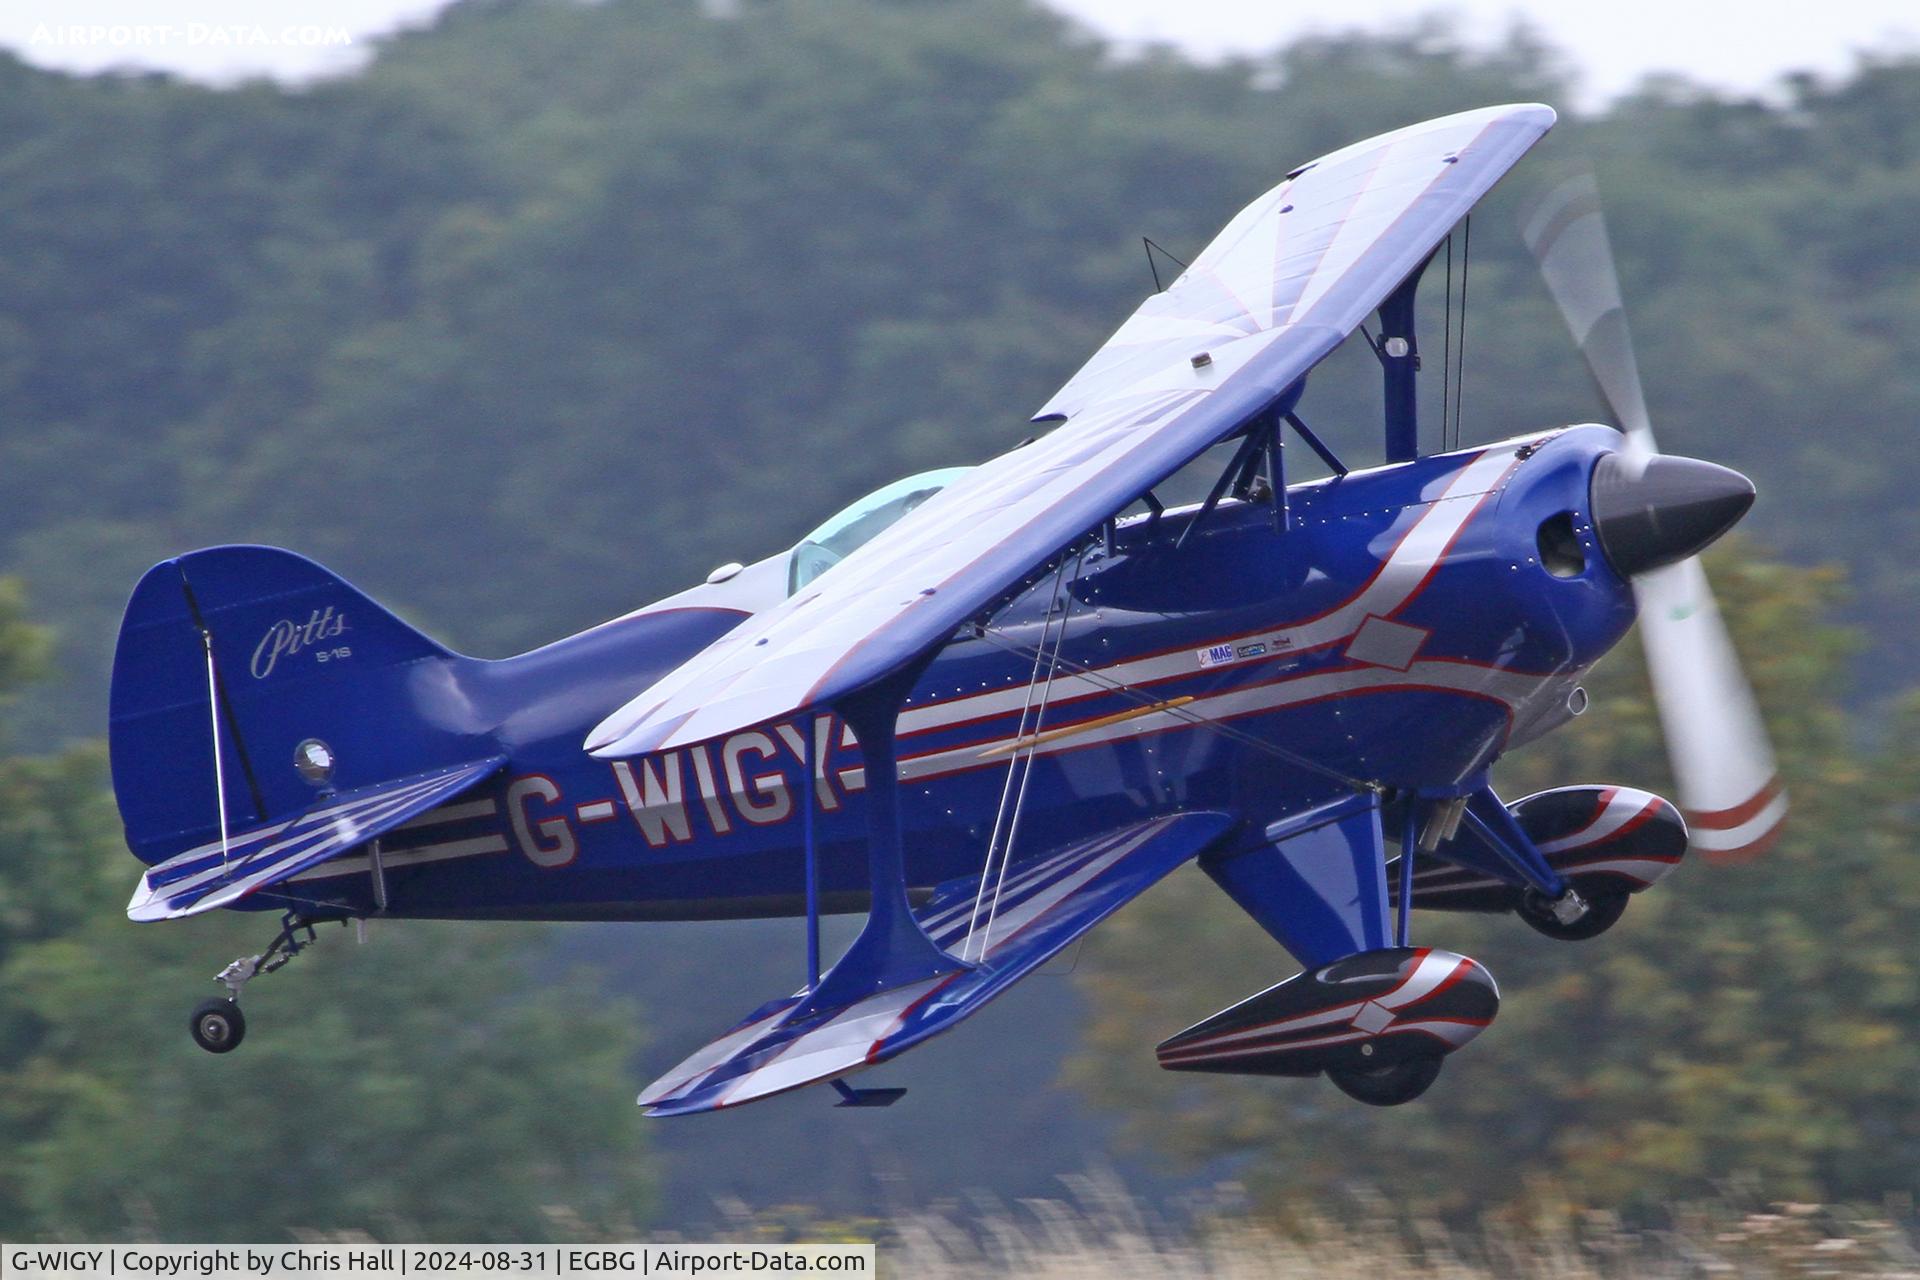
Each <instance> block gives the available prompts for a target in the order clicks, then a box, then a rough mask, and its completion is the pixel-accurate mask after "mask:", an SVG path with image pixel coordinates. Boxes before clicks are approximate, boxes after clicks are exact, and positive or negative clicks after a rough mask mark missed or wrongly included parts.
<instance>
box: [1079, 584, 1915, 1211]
mask: <svg viewBox="0 0 1920 1280" xmlns="http://www.w3.org/2000/svg"><path fill="white" fill-rule="evenodd" d="M1712 559H1713V563H1712V566H1711V567H1712V570H1713V572H1714V575H1715V583H1716V585H1717V586H1718V587H1719V589H1720V590H1719V594H1720V596H1721V600H1722V605H1723V608H1724V609H1725V610H1726V612H1727V615H1728V617H1729V618H1730V620H1731V622H1732V624H1733V626H1734V629H1735V634H1736V635H1737V636H1738V637H1739V640H1740V642H1741V648H1742V650H1743V651H1744V654H1745V656H1746V659H1747V661H1748V663H1749V670H1750V671H1751V672H1752V674H1753V676H1754V678H1755V682H1756V685H1757V687H1758V690H1759V693H1760V696H1761V698H1762V701H1763V703H1764V705H1765V706H1766V708H1767V712H1768V719H1769V721H1770V723H1771V726H1772V729H1773V733H1774V740H1775V742H1776V743H1778V744H1779V745H1780V747H1781V749H1782V750H1781V756H1782V760H1781V763H1782V769H1783V774H1784V776H1785V780H1786V784H1787V787H1788V790H1789V792H1790V793H1791V795H1792V797H1793V803H1794V812H1793V817H1792V819H1791V820H1790V822H1789V825H1788V828H1787V833H1786V836H1785V839H1784V840H1783V842H1782V843H1781V844H1780V846H1779V847H1778V848H1777V849H1775V850H1774V851H1773V852H1772V853H1770V854H1768V855H1766V856H1765V857H1764V858H1762V859H1760V860H1758V861H1756V862H1754V863H1752V864H1750V865H1743V866H1709V865H1705V864H1701V863H1699V862H1698V861H1697V860H1696V861H1695V862H1693V863H1690V864H1689V865H1686V866H1683V867H1682V868H1681V869H1680V871H1679V872H1678V873H1677V874H1676V875H1675V876H1673V877H1672V879H1670V880H1669V881H1667V882H1664V883H1663V884H1661V885H1660V886H1659V887H1657V888H1656V889H1654V890H1652V891H1650V892H1648V893H1645V894H1643V895H1641V896H1639V897H1638V898H1636V899H1635V900H1634V903H1633V905H1632V906H1631V907H1630V908H1629V910H1628V912H1627V916H1626V918H1625V920H1623V921H1622V922H1621V924H1620V925H1618V926H1617V927H1616V928H1615V929H1613V930H1612V931H1611V932H1610V933H1608V934H1607V935H1606V936H1605V937H1604V938H1602V939H1599V940H1595V941H1592V942H1586V943H1554V942H1550V941H1548V940H1547V939H1544V938H1541V937H1538V936H1536V935H1534V934H1533V933H1531V932H1530V931H1528V930H1527V929H1525V927H1524V926H1522V925H1520V924H1519V923H1518V922H1517V921H1515V920H1512V919H1511V918H1505V917H1502V918H1488V919H1478V918H1472V917H1458V916H1454V917H1449V916H1445V915H1441V914H1437V913H1422V914H1419V915H1417V916H1416V918H1415V922H1416V937H1417V939H1418V940H1420V941H1422V942H1427V943H1432V944H1434V945H1441V946H1448V947H1453V948H1455V949H1458V950H1462V951H1466V952H1468V953H1469V954H1472V955H1474V956H1476V957H1477V958H1480V959H1483V960H1485V961H1486V962H1487V963H1488V965H1489V967H1490V968H1491V969H1492V970H1493V972H1494V973H1495V975H1496V976H1498V977H1499V978H1500V980H1501V982H1502V989H1503V992H1504V996H1505V999H1504V1003H1503V1005H1502V1008H1501V1013H1500V1017H1499V1020H1498V1022H1497V1023H1496V1025H1495V1026H1494V1027H1493V1028H1492V1029H1491V1030H1490V1031H1489V1032H1488V1033H1487V1034H1486V1035H1485V1036H1483V1037H1482V1038H1481V1039H1479V1040H1477V1041H1475V1042H1474V1044H1473V1045H1471V1046H1470V1047H1468V1048H1467V1049H1466V1050H1464V1051H1463V1052H1462V1054H1461V1056H1460V1060H1459V1061H1458V1062H1456V1063H1454V1064H1453V1065H1452V1069H1451V1070H1449V1072H1448V1073H1446V1074H1445V1075H1443V1076H1442V1078H1441V1081H1440V1083H1439V1084H1438V1085H1436V1086H1435V1088H1434V1089H1433V1091H1432V1092H1430V1093H1429V1094H1428V1095H1427V1097H1426V1098H1425V1099H1423V1100H1422V1101H1421V1102H1419V1103H1416V1104H1413V1105H1411V1106H1408V1107H1405V1108H1401V1109H1398V1110H1396V1111H1393V1112H1391V1113H1385V1114H1383V1113H1379V1112H1371V1111H1364V1110H1362V1109H1360V1108H1357V1107H1355V1106H1353V1105H1352V1104H1351V1103H1349V1102H1347V1100H1346V1099H1345V1098H1343V1097H1340V1096H1338V1095H1336V1094H1335V1092H1334V1091H1333V1090H1332V1089H1331V1088H1330V1087H1327V1086H1325V1085H1324V1084H1317V1083H1306V1082H1299V1081H1265V1080H1258V1079H1245V1080H1232V1079H1224V1080H1199V1081H1193V1080H1190V1079H1189V1078H1185V1077H1176V1076H1170V1075H1167V1074H1165V1073H1161V1072H1159V1071H1158V1070H1157V1069H1156V1068H1155V1065H1154V1063H1153V1060H1152V1057H1151V1055H1150V1054H1149V1053H1148V1052H1147V1051H1146V1049H1145V1047H1144V1046H1143V1044H1142V1043H1141V1041H1142V1028H1161V1029H1163V1030H1164V1031H1165V1032H1168V1033H1170V1032H1172V1031H1174V1030H1177V1029H1178V1028H1179V1027H1181V1026H1183V1025H1186V1024H1187V1023H1189V1022H1192V1021H1195V1020H1197V1019H1198V1018H1199V1017H1201V1016H1202V1015H1204V1014H1206V1013H1208V1012H1211V1011H1212V1010H1213V1009H1214V1008H1217V1007H1220V1006H1222V1005H1224V1004H1226V1003H1228V1002H1229V1001H1231V1000H1233V999H1237V998H1239V997H1241V996H1245V995H1248V994H1251V990H1252V989H1257V987H1258V985H1260V984H1261V983H1262V982H1263V981H1272V980H1277V979H1278V978H1280V977H1283V976H1285V973H1286V972H1287V971H1289V970H1290V969H1292V968H1293V965H1292V964H1291V962H1290V961H1289V960H1288V959H1287V957H1286V955H1285V954H1284V953H1283V952H1281V951H1280V950H1279V948H1278V947H1277V946H1276V945H1275V944H1274V943H1273V942H1272V941H1271V940H1270V939H1268V938H1267V937H1266V936H1265V935H1264V934H1263V933H1261V931H1260V930H1259V929H1258V928H1257V927H1255V926H1254V925H1253V924H1252V923H1251V922H1250V921H1249V920H1247V919H1246V918H1244V917H1243V916H1241V915H1240V913H1239V912H1238V910H1237V909H1236V908H1235V907H1233V906H1232V905H1231V904H1230V903H1229V902H1227V900H1226V899H1225V896H1224V895H1222V894H1220V893H1219V892H1218V891H1217V890H1216V889H1214V887H1213V886H1212V885H1211V884H1209V883H1208V882H1207V881H1206V880H1205V879H1204V878H1203V877H1201V876H1200V875H1198V873H1194V874H1192V875H1190V876H1186V877H1184V879H1182V880H1179V881H1176V882H1174V883H1172V884H1170V885H1169V886H1168V887H1167V888H1166V889H1165V890H1164V891H1161V892H1159V893H1157V894H1156V895H1154V896H1153V897H1151V898H1149V899H1148V900H1145V901H1143V902H1142V903H1141V904H1139V905H1138V906H1136V907H1135V908H1133V909H1131V910H1129V911H1128V912H1126V913H1124V914H1123V915H1122V916H1120V917H1118V918H1116V920H1115V921H1113V922H1112V923H1111V924H1110V925H1109V926H1107V932H1106V933H1104V934H1103V935H1102V944H1101V946H1100V947H1099V948H1098V949H1096V950H1094V951H1093V952H1092V953H1091V954H1090V955H1089V957H1088V958H1087V960H1086V961H1085V962H1083V964H1082V965H1081V968H1080V972H1079V975H1078V976H1079V981H1080V982H1081V984H1082V987H1083V990H1084V991H1085V992H1086V994H1087V996H1088V999H1089V1004H1090V1006H1091V1007H1092V1009H1093V1010H1094V1018H1093V1025H1092V1028H1091V1032H1090V1035H1089V1037H1088V1042H1087V1045H1086V1048H1085V1049H1084V1050H1083V1051H1082V1052H1081V1053H1080V1054H1079V1055H1078V1056H1077V1058H1076V1059H1075V1060H1074V1062H1073V1066H1072V1072H1073V1075H1074V1078H1075V1079H1076V1080H1077V1081H1078V1082H1079V1083H1081V1084H1082V1085H1083V1086H1084V1087H1086V1088H1088V1089H1089V1090H1091V1091H1092V1092H1093V1093H1094V1094H1095V1096H1097V1097H1099V1098H1101V1099H1102V1100H1104V1101H1106V1102H1109V1103H1111V1104H1114V1105H1116V1106H1122V1107H1125V1108H1126V1114H1127V1116H1128V1121H1129V1123H1130V1125H1131V1126H1132V1127H1133V1129H1134V1130H1135V1132H1136V1134H1137V1136H1139V1137H1141V1138H1143V1139H1146V1140H1148V1141H1151V1142H1153V1143H1155V1144H1157V1145H1161V1146H1164V1147H1165V1148H1166V1149H1169V1150H1172V1151H1176V1152H1179V1153H1181V1154H1184V1155H1187V1156H1192V1157H1206V1156H1216V1155H1219V1154H1222V1153H1225V1152H1239V1153H1246V1154H1247V1155H1248V1156H1249V1157H1250V1161H1251V1167H1252V1170H1253V1172H1254V1174H1255V1177H1256V1178H1257V1179H1258V1180H1261V1181H1263V1182H1264V1183H1265V1184H1266V1185H1267V1186H1268V1187H1269V1189H1277V1188H1282V1187H1297V1186H1301V1185H1310V1184H1319V1185H1323V1184H1324V1182H1325V1181H1326V1180H1327V1179H1329V1178H1342V1179H1359V1180H1363V1181H1373V1182H1377V1183H1379V1184H1381V1185H1384V1186H1386V1187H1389V1188H1391V1189H1393V1190H1395V1191H1397V1192H1400V1193H1403V1194H1407V1195H1411V1196H1413V1197H1415V1198H1417V1199H1420V1200H1423V1201H1424V1200H1432V1201H1438V1202H1440V1203H1442V1204H1448V1205H1452V1206H1454V1207H1465V1206H1471V1205H1476V1204H1484V1203H1486V1202H1488V1201H1499V1200H1502V1199H1508V1198H1513V1197H1516V1196H1520V1195H1523V1194H1525V1193H1526V1192H1527V1191H1528V1188H1529V1185H1530V1184H1532V1183H1534V1182H1535V1181H1537V1180H1538V1179H1541V1178H1551V1179H1554V1180H1556V1181H1557V1182H1558V1183H1559V1184H1561V1185H1562V1186H1564V1187H1565V1188H1566V1190H1567V1193H1568V1194H1569V1195H1571V1196H1572V1197H1574V1198H1575V1200H1576V1202H1577V1203H1586V1204H1622V1203H1629V1202H1631V1201H1633V1200H1635V1199H1638V1200H1640V1201H1642V1202H1643V1203H1657V1202H1662V1201H1665V1200H1668V1199H1671V1198H1675V1197H1679V1196H1685V1195H1700V1194H1705V1193H1707V1192H1709V1191H1710V1190H1712V1189H1713V1187H1714V1186H1715V1185H1716V1184H1717V1183H1718V1182H1720V1181H1721V1180H1724V1179H1726V1178H1728V1177H1730V1176H1733V1175H1738V1174H1752V1175H1755V1176H1757V1178H1758V1179H1759V1182H1760V1185H1763V1186H1766V1187H1769V1188H1772V1189H1774V1190H1775V1191H1776V1192H1778V1193H1781V1194H1797V1195H1809V1194H1814V1193H1817V1192H1827V1193H1832V1194H1836V1195H1841V1196H1868V1197H1870V1196H1873V1195H1875V1194H1878V1193H1880V1192H1882V1191H1884V1190H1885V1189H1887V1188H1891V1187H1910V1186H1913V1185H1915V1183H1916V1181H1920V1121H1916V1116H1920V1047H1917V1046H1916V1045H1915V1044H1914V1042H1913V1040H1912V1037H1911V1036H1910V1035H1909V1034H1908V1032H1909V1030H1910V1029H1911V1027H1912V1026H1913V1024H1914V1020H1915V1018H1916V1016H1920V959H1916V957H1915V956H1914V954H1913V949H1912V947H1911V945H1910V939H1911V920H1912V919H1913V917H1914V913H1915V912H1916V911H1917V910H1920V867H1916V864H1915V863H1914V860H1913V857H1912V849H1913V847H1914V844H1915V841H1916V839H1917V838H1920V829H1916V815H1915V812H1914V809H1913V803H1912V797H1913V795H1914V792H1915V783H1916V781H1920V750H1916V748H1915V743H1916V742H1920V738H1916V737H1915V736H1914V735H1913V733H1912V728H1913V721H1912V715H1911V714H1910V715H1909V716H1908V718H1907V719H1906V720H1903V721H1902V722H1901V723H1900V724H1898V725H1897V726H1895V731H1894V732H1892V733H1890V734H1889V735H1888V738H1887V741H1886V742H1885V743H1884V744H1883V745H1880V746H1873V745H1868V744H1863V743H1862V742H1861V741H1860V740H1859V731H1858V729H1859V727H1858V725H1857V723H1856V722H1854V721H1853V719H1852V718H1851V717H1849V716H1848V715H1847V714H1846V713H1845V711H1844V710H1843V705H1842V702H1841V698H1842V695H1843V692H1844V685H1845V681H1844V678H1843V675H1842V668H1843V664H1844V659H1845V658H1846V656H1847V654H1848V653H1849V652H1850V650H1851V648H1852V646H1853V642H1854V638H1853V636H1852V635H1851V634H1850V633H1849V632H1847V631H1845V630H1844V629H1842V628H1838V627H1836V626H1834V625H1833V624H1832V623H1831V622H1829V621H1827V620H1826V618H1827V614H1828V612H1829V610H1830V609H1831V607H1832V604H1833V602H1834V599H1835V595H1836V589H1837V575H1836V574H1835V573H1834V572H1833V571H1831V570H1803V569H1792V568H1788V567H1786V566H1784V565H1781V564H1779V563H1777V562H1773V561H1768V560H1764V559H1759V558H1756V557H1754V556H1753V555H1752V553H1751V552H1749V551H1747V550H1745V549H1743V548H1740V547H1737V546H1736V547H1733V548H1731V549H1728V550H1725V551H1722V552H1721V553H1719V554H1717V555H1716V556H1714V557H1713V558H1712ZM1590 689H1591V692H1592V694H1593V706H1592V708H1591V710H1590V711H1589V712H1588V714H1587V715H1586V716H1584V717H1582V718H1581V719H1580V720H1577V721H1575V722H1574V724H1573V725H1571V726H1570V727H1568V728H1566V729H1564V730H1562V731H1560V732H1559V733H1557V734H1555V735H1554V736H1552V737H1550V738H1548V739H1546V740H1545V741H1543V742H1542V743H1540V744H1538V745H1536V746H1535V747H1532V748H1529V749H1528V750H1526V751H1524V752H1521V753H1519V754H1518V755H1516V756H1515V757H1513V758H1512V759H1511V760H1509V761H1507V762H1504V764H1503V776H1502V777H1501V779H1500V785H1501V787H1502V789H1503V790H1504V791H1505V792H1506V793H1507V794H1512V795H1519V794H1525V793H1527V792H1529V791H1532V790H1536V789H1539V788H1542V787H1547V786H1556V785H1564V784H1566V783H1568V782H1573V781H1581V780H1589V781H1604V782H1620V783H1626V784H1629V785H1639V786H1646V787H1651V788H1653V789H1655V790H1661V791H1665V792H1667V793H1668V794H1671V793H1672V789H1671V787H1670V786H1669V785H1668V783H1667V779H1666V777H1665V762H1664V759H1663V758H1662V756H1661V754H1660V747H1659V740H1658V730H1657V726H1656V724H1655V723H1654V722H1653V719H1652V714H1651V710H1650V703H1649V700H1648V693H1647V690H1646V688H1645V683H1644V671H1643V669H1642V668H1641V667H1640V666H1639V663H1638V652H1637V650H1636V649H1633V648H1632V646H1631V645H1630V644H1629V645H1627V646H1623V648H1622V650H1621V651H1620V652H1619V653H1618V654H1616V655H1615V656H1614V657H1610V658H1609V659H1608V660H1607V662H1606V663H1604V664H1603V665H1602V667H1601V668H1599V669H1598V670H1597V671H1596V673H1595V678H1594V679H1593V680H1592V682H1591V684H1590ZM1915 711H1916V712H1920V703H1916V704H1915Z"/></svg>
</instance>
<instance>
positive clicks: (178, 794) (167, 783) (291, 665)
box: [109, 546, 490, 863]
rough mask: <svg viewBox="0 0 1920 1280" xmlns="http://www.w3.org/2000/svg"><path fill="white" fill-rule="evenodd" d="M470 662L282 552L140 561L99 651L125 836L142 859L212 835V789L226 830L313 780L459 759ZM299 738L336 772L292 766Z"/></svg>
mask: <svg viewBox="0 0 1920 1280" xmlns="http://www.w3.org/2000/svg"><path fill="white" fill-rule="evenodd" d="M209 649H210V650H211V653H212V662H211V667H212V671H211V673H209V662H208V652H209ZM473 664H474V660H473V659H470V658H463V657H460V656H459V655H457V654H455V653H453V652H451V651H450V650H448V649H446V648H444V647H443V646H441V645H439V644H437V643H436V642H434V641H433V640H431V639H429V638H427V637H426V636H425V635H422V634H421V633H420V632H419V631H417V630H416V629H414V628H413V627H411V626H409V625H407V624H406V623H404V622H402V621H401V620H400V619H399V618H397V617H395V616H394V615H393V614H392V613H390V612H388V611H387V610H386V609H384V608H382V607H381V606H380V605H378V604H376V603H375V602H374V601H373V600H372V599H370V598H369V597H367V596H366V595H364V594H363V593H361V592H360V591H358V590H357V589H355V588H354V587H352V586H351V585H349V584H348V583H347V582H345V581H344V580H342V579H341V578H339V577H337V576H336V575H334V574H332V573H329V572H328V571H327V570H325V569H323V568H321V567H320V566H319V565H317V564H315V563H314V562H313V561H311V560H308V559H306V558H304V557H302V556H297V555H294V554H293V553H292V552H289V551H281V550H278V549H276V548H272V547H252V546H226V547H212V548H209V549H207V550H204V551H195V552H191V553H189V554H187V555H183V556H179V557H176V558H175V559H172V560H166V561H163V562H161V563H160V564H157V565H155V566H154V567H153V568H152V569H149V570H148V571H147V573H146V575H145V576H144V577H143V578H141V579H140V583H139V585H138V586H136V587H135V588H134V591H133V598H132V599H131V600H130V601H129V602H128V604H127V611H126V615H125V617H124V618H123V619H122V621H121V624H120V638H119V642H118V645H117V647H116V648H115V651H114V660H113V690H112V697H111V717H110V724H111V728H110V734H109V749H110V754H111V757H112V763H113V785H114V791H115V794H116V796H117V797H118V799H119V803H120V814H121V817H122V819H123V820H124V822H125V823H126V828H127V845H128V847H129V848H131V849H132V850H133V852H134V854H135V855H136V856H138V857H139V858H141V859H142V860H143V861H146V862H149V863H152V862H158V861H161V860H163V859H165V858H166V857H168V856H170V855H171V854H173V853H176V852H179V851H180V850H181V849H184V848H188V847H190V846H192V845H195V844H199V843H202V842H204V841H206V840H208V839H210V838H217V836H218V833H219V827H220V816H221V810H220V807H219V805H218V802H217V797H218V796H219V795H220V793H222V792H223V793H224V804H225V812H226V818H227V821H228V822H229V823H230V824H232V825H234V826H239V825H242V824H246V823H251V822H258V821H266V820H269V819H271V818H274V817H277V816H282V815H285V814H288V813H291V812H294V811H297V810H299V809H301V808H303V807H305V806H306V805H307V804H309V803H310V802H311V801H312V800H313V798H314V795H315V789H316V787H317V786H321V785H325V786H332V787H337V788H339V789H341V790H346V789H349V788H353V787H358V786H364V785H368V784H371V783H374V782H379V781H382V780H384V779H387V778H393V777H399V776H401V775H404V774H411V773H416V772H418V771H420V770H422V769H426V768H431V767H434V766H436V765H439V764H444V763H450V762H452V761H455V760H460V759H464V758H470V757H472V756H474V755H475V754H476V751H475V748H476V746H481V745H485V744H486V743H487V742H488V741H489V740H490V739H489V734H488V733H487V729H486V727H485V726H484V725H482V724H481V723H479V722H478V717H476V715H475V714H474V713H473V711H472V710H471V708H470V705H469V703H468V702H467V700H466V699H465V698H464V697H463V696H462V695H461V687H460V686H461V676H462V673H463V671H464V670H465V669H466V668H467V667H469V666H471V665H473ZM216 721H217V724H216ZM216 735H217V737H218V741H219V749H220V764H221V768H220V769H219V771H218V772H219V775H220V776H221V778H222V779H223V782H224V786H222V787H218V788H217V787H216V782H215V778H216V770H215V762H214V741H215V738H216ZM310 739H311V740H316V741H319V742H322V743H324V744H325V745H326V748H327V750H326V752H325V753H324V754H325V755H326V756H328V757H330V758H331V761H332V772H333V774H334V775H337V776H328V777H325V778H319V777H317V776H316V777H313V778H310V777H307V776H304V775H303V774H302V773H301V772H300V771H299V770H298V769H296V767H295V751H296V748H298V747H300V746H301V744H303V743H305V742H307V741H308V740H310ZM480 754H484V752H481V753H480Z"/></svg>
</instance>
